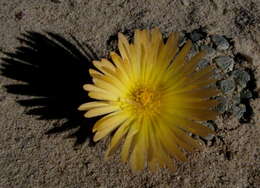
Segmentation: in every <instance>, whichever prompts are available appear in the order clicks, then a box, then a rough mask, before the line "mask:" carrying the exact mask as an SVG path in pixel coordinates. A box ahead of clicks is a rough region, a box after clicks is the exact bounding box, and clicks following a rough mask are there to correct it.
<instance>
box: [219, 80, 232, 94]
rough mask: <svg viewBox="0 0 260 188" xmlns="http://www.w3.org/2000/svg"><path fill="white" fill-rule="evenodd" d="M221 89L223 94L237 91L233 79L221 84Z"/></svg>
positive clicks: (223, 81)
mask: <svg viewBox="0 0 260 188" xmlns="http://www.w3.org/2000/svg"><path fill="white" fill-rule="evenodd" d="M219 87H220V90H221V91H222V92H223V93H228V92H231V91H234V90H235V88H236V83H235V81H234V80H233V79H226V80H222V81H220V82H219Z"/></svg>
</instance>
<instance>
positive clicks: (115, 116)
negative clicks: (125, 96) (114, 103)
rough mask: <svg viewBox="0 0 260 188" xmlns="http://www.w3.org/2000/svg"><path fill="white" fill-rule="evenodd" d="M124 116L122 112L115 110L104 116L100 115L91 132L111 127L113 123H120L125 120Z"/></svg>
mask: <svg viewBox="0 0 260 188" xmlns="http://www.w3.org/2000/svg"><path fill="white" fill-rule="evenodd" d="M126 118H127V117H126V116H125V114H124V113H123V112H121V111H117V112H114V113H111V114H108V115H106V116H105V117H102V118H101V119H100V120H98V121H97V122H96V123H95V125H94V127H93V132H96V131H102V130H104V129H106V128H107V127H111V126H114V125H118V124H121V123H122V122H124V121H125V120H126Z"/></svg>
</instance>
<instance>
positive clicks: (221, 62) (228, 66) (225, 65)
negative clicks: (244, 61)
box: [213, 56, 235, 72]
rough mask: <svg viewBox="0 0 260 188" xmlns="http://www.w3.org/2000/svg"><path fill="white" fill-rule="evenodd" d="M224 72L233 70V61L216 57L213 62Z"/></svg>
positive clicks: (227, 57)
mask: <svg viewBox="0 0 260 188" xmlns="http://www.w3.org/2000/svg"><path fill="white" fill-rule="evenodd" d="M213 61H214V62H215V63H216V64H217V66H218V67H219V68H220V69H221V70H222V71H224V72H230V71H232V70H233V68H234V64H235V61H234V60H233V58H231V57H229V56H218V57H216V58H214V60H213Z"/></svg>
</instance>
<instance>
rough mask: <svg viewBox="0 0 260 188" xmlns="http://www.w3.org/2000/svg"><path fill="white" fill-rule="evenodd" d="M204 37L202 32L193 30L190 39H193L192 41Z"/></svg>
mask: <svg viewBox="0 0 260 188" xmlns="http://www.w3.org/2000/svg"><path fill="white" fill-rule="evenodd" d="M202 38H203V35H202V34H201V33H199V32H198V31H193V32H192V33H191V34H190V39H191V40H192V42H197V41H199V40H201V39H202Z"/></svg>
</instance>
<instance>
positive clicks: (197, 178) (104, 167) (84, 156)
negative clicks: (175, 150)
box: [0, 0, 260, 188]
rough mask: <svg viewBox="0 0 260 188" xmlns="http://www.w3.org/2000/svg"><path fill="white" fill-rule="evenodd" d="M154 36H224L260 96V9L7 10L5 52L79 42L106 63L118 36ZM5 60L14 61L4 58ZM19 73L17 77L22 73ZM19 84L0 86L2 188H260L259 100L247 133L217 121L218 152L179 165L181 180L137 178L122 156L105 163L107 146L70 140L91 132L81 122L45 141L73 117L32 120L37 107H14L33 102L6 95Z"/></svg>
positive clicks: (208, 0)
mask: <svg viewBox="0 0 260 188" xmlns="http://www.w3.org/2000/svg"><path fill="white" fill-rule="evenodd" d="M153 27H159V28H160V30H161V31H162V32H163V33H164V34H165V35H166V36H167V35H168V34H169V33H170V32H172V31H182V32H191V31H193V30H195V29H199V28H204V29H205V31H206V32H207V33H208V34H220V35H224V36H226V37H227V38H228V39H229V40H230V41H231V43H232V45H233V49H232V52H233V53H241V54H244V55H245V56H247V57H248V58H249V59H250V64H249V68H250V69H251V70H253V74H254V77H255V79H256V80H255V84H256V87H255V88H254V89H255V91H256V92H258V91H260V1H259V0H190V1H189V0H161V1H157V0H149V1H137V0H133V1H129V0H106V1H105V0H92V1H88V0H44V1H43V0H26V1H24V0H1V1H0V50H1V51H2V52H3V51H5V52H6V51H8V52H15V49H16V48H17V47H19V46H20V47H21V46H24V45H25V44H24V43H23V42H22V41H19V40H17V37H21V34H22V33H24V32H26V31H33V32H39V33H43V32H45V31H48V32H54V33H58V34H59V35H60V36H62V37H64V38H66V39H67V40H69V41H73V40H72V38H71V35H72V36H74V37H76V38H77V40H78V41H79V42H80V43H83V44H88V45H89V46H90V47H91V48H92V49H93V51H94V52H95V53H96V56H97V57H98V58H102V57H107V55H108V52H109V50H111V49H113V48H114V46H113V45H114V44H113V43H114V41H115V38H116V35H117V33H118V32H119V31H121V32H124V33H126V34H129V35H131V33H132V32H133V30H134V29H136V28H153ZM37 45H40V44H37ZM52 55H55V54H53V53H52V52H51V51H49V52H48V50H47V51H46V54H45V56H46V57H48V56H52ZM57 56H58V53H57ZM0 57H1V58H5V57H7V56H6V55H4V54H2V53H1V54H0ZM39 61H40V60H39ZM55 61H56V62H57V63H59V64H60V65H59V66H60V70H61V71H60V72H62V69H63V65H62V62H63V61H64V59H62V58H59V56H58V57H55ZM0 63H1V64H2V63H3V60H1V62H0ZM53 63H55V62H53ZM86 63H88V62H86ZM53 66H55V65H53ZM56 68H57V67H56ZM67 68H68V67H67ZM50 69H51V67H50ZM72 69H73V68H72ZM15 71H17V75H18V74H19V71H21V70H20V69H19V68H16V69H15ZM74 73H75V72H74ZM86 73H87V69H86ZM14 74H16V73H14ZM45 76H46V78H44V77H45ZM75 76H77V75H76V74H71V75H70V74H68V75H67V77H66V80H65V81H66V82H68V84H69V80H70V79H71V80H73V78H74V77H75ZM14 77H15V76H14ZM57 77H59V71H57ZM48 78H49V75H48V71H47V72H46V74H45V75H42V80H43V81H41V83H40V85H41V84H42V86H43V87H44V88H48V85H47V84H52V83H51V82H50V79H48ZM31 79H34V78H31ZM44 79H46V80H47V81H49V83H48V82H46V83H45V82H44ZM54 82H55V81H54ZM62 82H63V81H62V79H61V80H60V83H62ZM12 84H21V80H19V79H17V80H13V79H10V78H7V77H6V76H0V109H1V110H0V124H1V131H0V169H1V173H0V187H3V188H9V187H26V188H27V187H70V188H73V187H185V188H186V187H187V188H188V187H192V188H194V187H229V188H232V187H234V188H235V187H236V188H238V187H239V188H246V187H260V139H259V138H260V137H259V135H260V101H259V99H257V98H256V99H254V100H253V99H252V100H250V105H251V107H252V110H253V114H252V117H251V119H250V120H249V121H248V122H247V123H240V122H239V121H238V120H237V119H236V118H233V117H232V116H230V118H224V119H223V118H222V117H219V119H218V120H217V127H218V131H217V134H218V137H217V138H216V139H215V141H214V143H213V144H207V145H205V146H204V149H203V151H202V152H197V153H194V154H190V155H189V160H188V161H187V162H186V163H177V164H176V168H177V170H176V172H175V173H173V172H169V171H167V170H160V171H158V172H156V173H150V172H148V171H147V170H145V171H143V172H140V173H132V172H131V170H130V168H129V166H128V165H125V164H122V163H120V162H119V158H118V157H117V156H115V157H113V158H111V160H108V161H104V160H103V155H104V152H105V149H106V144H107V140H103V141H101V142H99V143H97V144H95V145H93V144H92V142H91V141H90V139H89V138H87V137H86V135H87V133H86V134H85V133H84V134H83V136H82V133H80V134H76V135H74V136H70V135H71V134H73V133H75V132H76V133H79V131H78V129H80V130H81V131H89V130H88V128H82V125H78V123H79V122H77V121H76V120H72V121H71V122H72V124H73V123H75V126H73V125H71V126H69V127H68V128H67V129H66V128H64V130H61V131H56V133H53V134H46V133H47V132H48V131H49V130H51V129H52V128H53V127H55V126H58V127H60V126H63V125H64V122H66V121H67V120H66V119H65V120H62V119H60V118H62V117H67V116H66V113H63V114H61V117H59V118H56V117H55V118H46V117H44V118H42V120H38V119H37V116H35V115H33V114H32V115H28V114H26V113H27V112H28V111H29V110H30V108H31V107H26V105H20V104H19V103H18V102H17V101H19V100H24V99H28V98H30V97H31V96H27V95H19V93H18V94H14V93H12V92H8V91H7V89H6V87H5V86H6V85H12ZM44 84H46V85H47V86H46V85H44ZM62 85H63V86H66V84H64V83H63V84H62ZM58 86H59V84H58V83H57V87H58ZM37 87H39V85H38V86H37ZM54 88H55V87H52V88H50V90H51V89H54ZM69 89H71V88H68V92H69V93H72V96H74V95H73V92H72V91H69ZM64 91H66V87H65V89H64ZM64 95H65V96H66V92H64ZM61 97H62V93H61ZM62 99H63V98H62ZM69 101H70V98H65V97H64V101H63V102H64V103H65V104H67V103H69ZM72 101H74V100H72ZM78 102H79V101H77V100H76V102H75V103H78ZM82 102H85V101H82ZM79 103H80V102H79ZM61 104H63V103H61ZM73 105H75V106H76V105H78V104H74V103H73ZM29 106H30V105H29ZM32 106H34V105H32ZM65 107H66V105H65ZM58 110H59V108H58V109H57V111H58ZM63 110H64V109H63ZM47 111H48V110H47ZM54 111H55V110H54ZM65 111H66V110H65ZM64 114H65V115H64ZM40 115H41V114H40ZM73 117H74V116H73ZM81 123H82V122H81ZM85 126H90V125H88V123H86V124H85ZM54 132H55V131H54ZM80 135H81V136H80ZM84 136H85V137H84ZM82 137H83V138H82ZM75 143H80V144H76V145H75Z"/></svg>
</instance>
